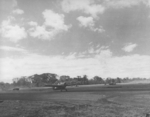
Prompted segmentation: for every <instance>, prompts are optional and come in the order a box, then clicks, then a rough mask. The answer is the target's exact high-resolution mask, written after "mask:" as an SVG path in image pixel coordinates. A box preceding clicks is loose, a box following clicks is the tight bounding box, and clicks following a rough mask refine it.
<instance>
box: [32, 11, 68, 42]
mask: <svg viewBox="0 0 150 117" xmlns="http://www.w3.org/2000/svg"><path fill="white" fill-rule="evenodd" d="M42 14H43V17H44V19H45V22H44V23H43V25H42V26H39V25H38V23H37V22H33V21H31V22H29V25H30V26H32V28H30V29H29V34H30V36H33V37H38V38H40V39H47V40H51V39H53V37H54V36H55V35H56V34H58V33H60V32H62V31H67V30H68V29H69V28H70V26H68V25H66V24H65V23H64V15H63V14H58V13H55V12H53V11H52V10H45V11H44V12H43V13H42Z"/></svg>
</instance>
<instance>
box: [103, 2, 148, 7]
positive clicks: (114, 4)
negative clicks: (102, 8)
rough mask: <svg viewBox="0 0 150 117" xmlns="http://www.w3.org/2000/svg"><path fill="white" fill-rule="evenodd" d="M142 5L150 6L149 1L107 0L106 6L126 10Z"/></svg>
mask: <svg viewBox="0 0 150 117" xmlns="http://www.w3.org/2000/svg"><path fill="white" fill-rule="evenodd" d="M140 3H143V4H146V5H148V4H149V0H106V1H105V5H106V6H107V7H112V8H125V7H131V6H135V5H139V4H140Z"/></svg>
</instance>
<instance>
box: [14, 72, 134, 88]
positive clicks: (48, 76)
mask: <svg viewBox="0 0 150 117" xmlns="http://www.w3.org/2000/svg"><path fill="white" fill-rule="evenodd" d="M130 80H133V79H129V78H128V77H127V78H120V77H117V78H110V77H108V78H106V79H104V78H102V77H100V76H94V77H93V78H88V76H87V75H83V76H77V77H74V78H71V77H70V76H67V75H62V76H60V77H59V76H58V75H57V74H54V73H43V74H35V75H32V76H28V77H27V76H22V77H17V78H13V83H12V84H13V85H14V86H28V87H42V86H44V85H45V84H57V83H59V82H66V83H67V84H68V85H90V84H109V83H110V82H111V81H113V82H115V83H121V82H127V81H130Z"/></svg>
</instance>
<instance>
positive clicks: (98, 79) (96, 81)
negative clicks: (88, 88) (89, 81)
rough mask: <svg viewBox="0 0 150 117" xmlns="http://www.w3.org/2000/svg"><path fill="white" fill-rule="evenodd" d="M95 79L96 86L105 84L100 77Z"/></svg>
mask: <svg viewBox="0 0 150 117" xmlns="http://www.w3.org/2000/svg"><path fill="white" fill-rule="evenodd" d="M93 79H94V81H95V83H96V84H102V83H104V80H103V79H102V78H101V77H99V76H94V78H93Z"/></svg>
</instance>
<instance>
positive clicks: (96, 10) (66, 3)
mask: <svg viewBox="0 0 150 117" xmlns="http://www.w3.org/2000/svg"><path fill="white" fill-rule="evenodd" d="M61 5H62V9H63V11H64V12H66V13H69V12H70V11H77V10H81V11H83V12H84V13H85V14H89V15H91V16H92V17H94V18H96V17H97V15H98V14H102V13H103V12H104V10H105V7H104V6H102V5H100V4H96V3H94V1H93V0H63V1H62V3H61Z"/></svg>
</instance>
